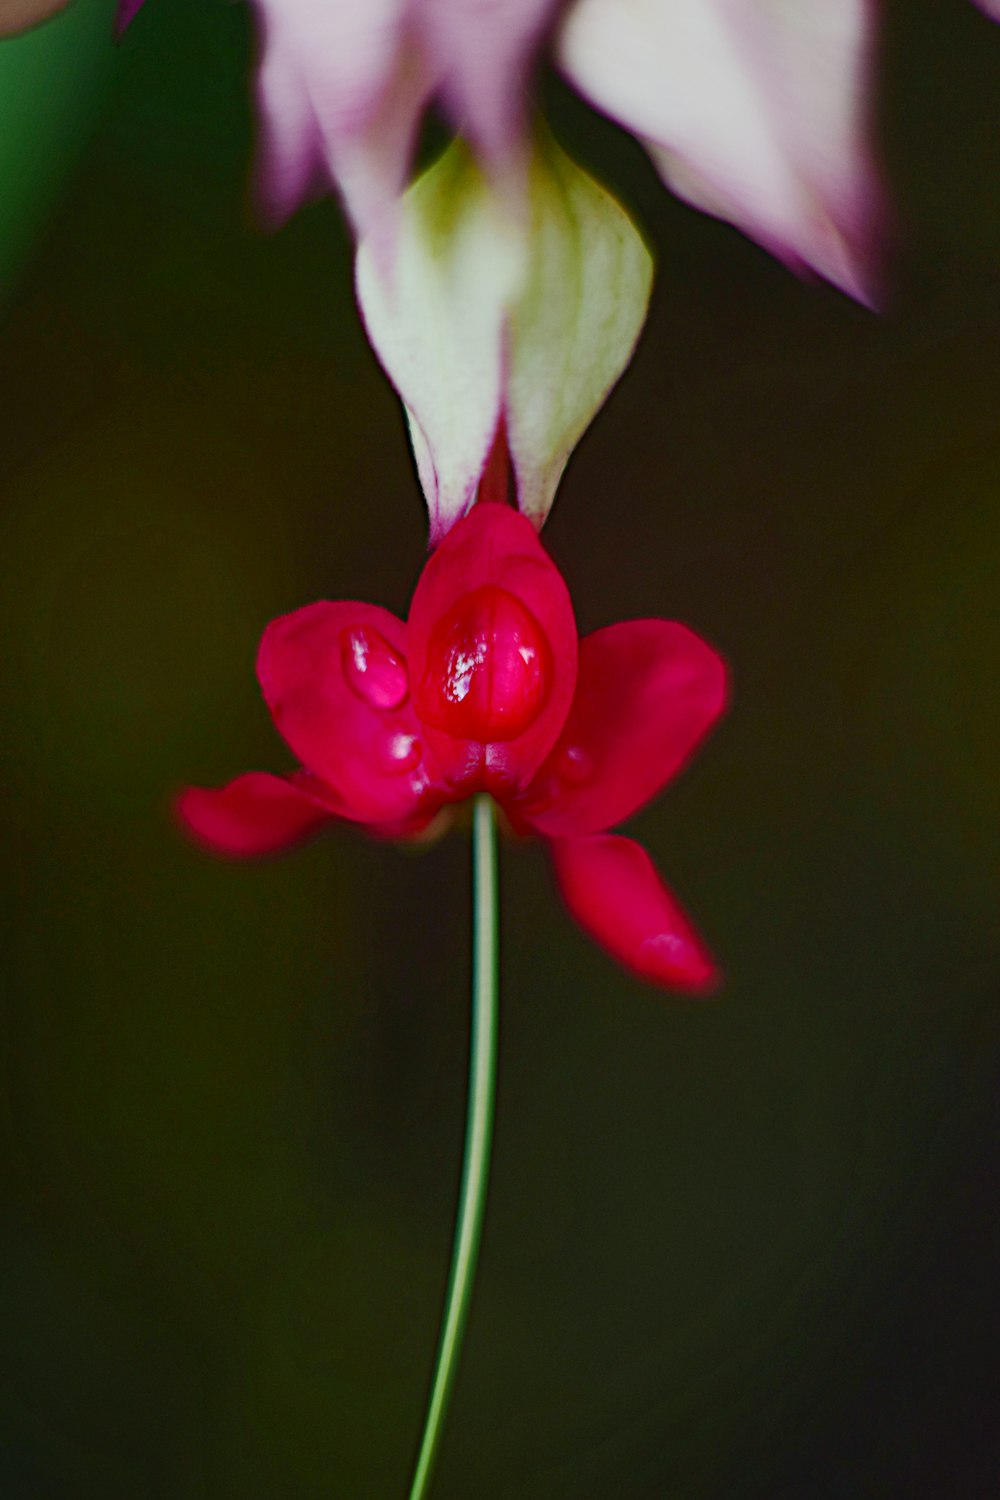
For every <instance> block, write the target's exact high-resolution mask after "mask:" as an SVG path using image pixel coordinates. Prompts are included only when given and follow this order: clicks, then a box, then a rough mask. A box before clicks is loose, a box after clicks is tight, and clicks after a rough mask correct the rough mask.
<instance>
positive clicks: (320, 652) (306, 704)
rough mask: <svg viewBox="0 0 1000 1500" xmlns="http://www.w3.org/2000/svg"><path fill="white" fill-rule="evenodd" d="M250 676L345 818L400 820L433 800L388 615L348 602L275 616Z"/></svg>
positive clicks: (399, 645) (396, 627)
mask: <svg viewBox="0 0 1000 1500" xmlns="http://www.w3.org/2000/svg"><path fill="white" fill-rule="evenodd" d="M257 675H258V677H259V678H260V685H261V688H262V689H263V693H264V697H265V699H266V701H267V705H268V707H269V708H270V710H271V713H272V715H273V717H274V722H275V724H276V725H277V727H278V729H279V730H280V731H281V733H282V734H283V735H284V737H285V739H286V740H287V742H288V744H289V745H290V746H291V748H292V749H293V750H294V751H295V753H296V755H298V756H299V757H300V758H301V760H302V761H303V762H304V764H305V765H306V766H307V767H308V769H309V770H310V771H312V772H314V774H316V775H317V776H319V777H320V778H321V780H322V781H324V782H326V783H328V784H329V785H330V786H331V787H332V788H333V789H334V791H335V792H336V793H337V795H338V796H339V797H341V798H342V799H343V803H344V815H345V816H346V817H349V818H352V819H354V820H356V821H357V822H361V823H385V822H389V823H407V822H408V821H409V819H411V818H412V817H414V816H415V815H416V814H417V813H418V812H421V811H423V810H425V807H426V805H427V804H428V803H434V805H436V801H435V797H434V795H433V792H432V786H433V784H434V782H435V780H436V772H434V771H433V769H432V766H431V763H430V757H429V755H428V752H427V745H426V743H425V740H424V738H423V736H422V733H421V729H420V726H419V724H418V723H417V718H416V715H415V714H414V711H413V704H412V701H411V699H410V697H409V683H408V678H407V669H406V627H405V626H404V625H403V622H402V621H401V620H398V619H397V618H396V616H395V615H391V614H390V613H389V611H388V610H386V609H380V608H379V607H378V606H377V605H374V604H355V603H350V602H338V603H336V604H331V603H325V602H323V603H319V604H310V605H307V606H306V608H305V609H299V610H296V611H295V612H294V613H293V614H290V615H283V616H282V617H281V618H280V619H278V620H273V621H272V622H271V624H270V625H269V626H268V627H267V630H266V631H265V632H264V638H263V640H262V641H261V644H260V652H259V654H258V657H257ZM440 800H442V799H440V798H438V799H437V801H440Z"/></svg>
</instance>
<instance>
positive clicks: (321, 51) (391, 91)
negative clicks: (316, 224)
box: [255, 0, 434, 240]
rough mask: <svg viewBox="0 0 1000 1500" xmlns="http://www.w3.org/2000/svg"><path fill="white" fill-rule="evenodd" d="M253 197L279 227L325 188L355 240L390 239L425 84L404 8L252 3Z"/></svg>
mask: <svg viewBox="0 0 1000 1500" xmlns="http://www.w3.org/2000/svg"><path fill="white" fill-rule="evenodd" d="M255 6H256V10H257V13H258V16H259V20H260V26H261V32H262V49H261V59H260V66H259V70H258V75H257V99H258V105H259V108H260V114H261V146H260V169H259V170H260V196H261V201H262V207H263V209H264V212H265V214H266V215H267V216H268V217H269V218H271V219H274V220H280V219H282V218H284V217H285V216H286V215H287V214H288V213H290V212H291V211H292V209H294V208H295V207H296V206H297V205H298V204H299V203H300V202H301V201H302V200H303V199H304V198H306V197H308V196H310V195H311V194H313V193H314V192H317V191H319V190H321V189H322V188H323V187H324V186H325V185H326V183H327V182H328V181H330V182H333V183H335V184H336V186H337V187H338V188H339V190H340V193H341V196H342V198H343V200H344V206H345V208H346V210H347V214H348V217H349V218H350V219H351V222H352V224H353V225H354V228H355V230H356V232H357V233H359V234H368V235H371V236H372V237H373V238H375V239H376V240H377V239H379V238H385V237H386V236H389V235H391V225H392V219H393V216H394V212H395V206H396V201H397V199H398V197H399V195H400V193H401V192H402V190H403V186H404V184H405V182H406V178H407V176H408V173H409V167H410V160H411V156H412V151H413V142H414V138H415V135H416V131H417V126H418V124H419V120H420V116H421V113H422V111H423V107H424V104H425V103H426V100H427V97H428V95H429V93H430V92H431V91H432V89H433V87H434V79H433V78H432V77H431V76H430V75H429V73H428V70H427V68H426V66H425V62H424V54H423V52H422V50H421V49H420V47H419V46H418V45H417V43H416V39H415V35H414V31H413V26H412V23H411V20H410V17H409V15H408V10H409V6H408V5H407V0H365V3H364V4H363V5H359V4H357V3H356V0H255Z"/></svg>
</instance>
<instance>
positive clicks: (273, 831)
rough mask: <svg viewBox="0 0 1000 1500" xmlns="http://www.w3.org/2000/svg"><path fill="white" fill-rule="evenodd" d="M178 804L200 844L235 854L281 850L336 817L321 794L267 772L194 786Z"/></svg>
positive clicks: (244, 855)
mask: <svg viewBox="0 0 1000 1500" xmlns="http://www.w3.org/2000/svg"><path fill="white" fill-rule="evenodd" d="M175 809H176V812H177V816H178V817H179V818H180V820H181V822H182V823H183V825H184V827H185V828H186V830H187V832H188V833H190V834H192V835H193V836H194V838H195V839H196V840H197V841H198V843H199V844H203V845H204V846H205V848H207V849H211V851H212V852H213V854H227V855H229V856H230V858H232V859H252V858H253V857H254V856H255V855H260V854H276V853H277V852H278V851H279V850H280V849H287V848H289V847H290V846H291V845H292V844H297V843H300V842H301V840H302V839H304V838H308V836H309V835H310V834H311V833H315V832H316V830H317V829H319V828H321V827H322V825H323V824H324V823H327V822H329V821H330V819H331V818H332V817H333V816H334V814H333V812H332V810H331V809H330V808H329V807H326V806H324V804H323V803H322V801H319V800H317V798H316V797H313V796H310V795H309V793H308V792H305V791H303V790H302V789H301V788H300V787H298V786H294V785H293V784H292V783H291V782H290V781H286V780H284V778H283V777H281V776H269V775H268V774H267V773H266V772H264V771H250V772H249V773H248V774H247V775H246V776H237V778H236V780H235V781H231V782H229V784H228V786H223V787H218V788H216V789H209V788H207V787H200V786H189V787H187V788H186V789H185V790H184V791H183V792H181V794H180V796H179V797H178V798H177V802H176V804H175Z"/></svg>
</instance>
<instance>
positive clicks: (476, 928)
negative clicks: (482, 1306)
mask: <svg viewBox="0 0 1000 1500" xmlns="http://www.w3.org/2000/svg"><path fill="white" fill-rule="evenodd" d="M499 925H500V923H499V900H498V882H497V830H496V821H495V819H494V816H493V803H492V801H491V799H490V798H489V797H488V796H486V795H485V794H483V795H482V796H479V797H477V798H476V802H475V806H474V809H473V815H472V1024H471V1035H470V1038H469V1102H468V1111H467V1114H466V1121H465V1157H464V1160H463V1162H462V1185H461V1189H460V1192H459V1198H458V1216H457V1219H456V1221H455V1238H454V1242H453V1245H452V1253H451V1273H450V1275H449V1277H448V1291H447V1293H446V1295H445V1302H444V1315H443V1317H442V1321H441V1335H440V1340H439V1343H438V1352H437V1363H436V1365H435V1367H434V1380H433V1383H432V1385H431V1394H430V1400H429V1401H428V1403H427V1417H426V1419H425V1422H424V1435H423V1437H422V1439H421V1442H420V1453H419V1455H418V1457H417V1466H416V1470H415V1471H414V1475H413V1486H412V1488H411V1490H410V1500H423V1497H424V1496H425V1495H426V1494H427V1493H428V1489H429V1487H430V1482H431V1474H432V1471H433V1468H434V1461H435V1459H436V1457H437V1452H438V1448H439V1447H440V1444H441V1435H442V1432H443V1430H444V1420H445V1416H446V1414H447V1411H448V1402H449V1400H450V1398H451V1393H452V1388H453V1386H454V1384H455V1374H456V1372H457V1370H458V1360H459V1355H460V1353H461V1349H462V1338H463V1335H464V1333H465V1324H466V1320H467V1318H468V1315H469V1303H470V1302H471V1300H472V1284H473V1281H474V1280H475V1275H476V1261H477V1259H478V1257H479V1241H480V1239H481V1237H482V1232H483V1215H484V1213H485V1210H486V1187H487V1183H488V1181H489V1171H490V1146H491V1144H492V1141H493V1114H494V1107H495V1101H496V1077H497V1033H498V1017H499V995H500V984H499V954H498V944H499Z"/></svg>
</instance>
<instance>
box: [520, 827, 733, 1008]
mask: <svg viewBox="0 0 1000 1500" xmlns="http://www.w3.org/2000/svg"><path fill="white" fill-rule="evenodd" d="M550 852H551V855H552V862H553V865H554V867H555V874H556V879H557V881H558V883H559V889H560V891H561V893H562V896H563V900H564V901H565V902H566V905H567V906H568V908H569V911H570V915H571V916H572V917H574V918H575V920H576V921H577V922H579V924H580V926H581V927H582V928H583V929H584V931H585V932H588V933H589V934H590V936H591V937H592V938H593V939H594V941H595V942H597V943H599V944H600V946H601V947H602V948H603V949H604V950H605V951H606V952H607V953H609V954H610V955H611V957H612V958H614V959H617V961H618V963H620V964H622V965H623V966H624V967H625V968H626V969H628V970H630V972H631V973H633V974H636V975H638V976H639V978H640V979H648V980H650V981H651V982H652V983H653V984H660V985H664V986H666V987H667V988H668V989H675V990H683V991H685V992H687V993H689V994H706V993H707V992H708V991H710V990H712V989H714V988H715V987H716V986H717V985H718V983H719V979H720V975H719V973H718V970H717V969H716V967H715V964H714V962H713V960H712V957H711V955H710V954H709V952H708V950H707V949H706V948H705V946H704V944H703V943H702V941H701V939H700V938H699V936H698V934H697V933H696V932H695V930H694V928H693V927H692V926H691V924H690V922H689V921H688V919H687V917H686V916H685V915H684V913H683V912H682V911H681V908H680V906H679V905H678V903H677V901H676V899H675V898H674V896H673V895H671V893H670V891H668V890H667V888H666V886H665V885H664V884H663V882H662V880H661V879H660V877H659V875H658V874H657V872H656V869H655V868H654V865H653V862H652V860H651V859H650V857H649V855H648V854H647V853H646V851H645V849H643V848H642V846H641V844H637V843H635V842H634V841H633V840H632V839H626V838H622V837H620V836H619V835H615V834H596V835H593V836H591V837H589V838H579V839H556V840H554V841H553V843H552V844H551V846H550Z"/></svg>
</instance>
